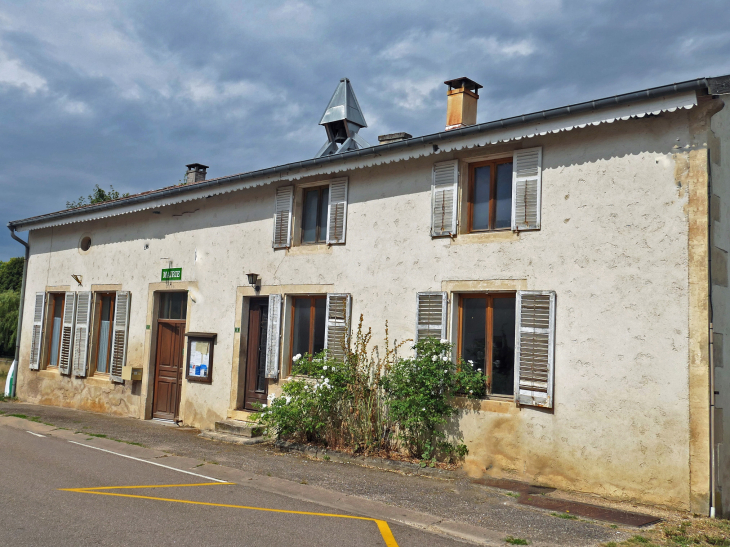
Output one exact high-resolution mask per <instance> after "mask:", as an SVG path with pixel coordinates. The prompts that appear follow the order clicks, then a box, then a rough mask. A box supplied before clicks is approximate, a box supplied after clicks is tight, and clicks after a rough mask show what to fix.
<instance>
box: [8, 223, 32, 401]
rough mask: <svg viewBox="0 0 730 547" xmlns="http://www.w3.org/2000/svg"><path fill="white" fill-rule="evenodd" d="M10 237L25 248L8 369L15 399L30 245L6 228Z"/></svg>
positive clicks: (10, 227) (12, 228)
mask: <svg viewBox="0 0 730 547" xmlns="http://www.w3.org/2000/svg"><path fill="white" fill-rule="evenodd" d="M8 229H9V230H10V237H12V238H13V239H14V240H15V241H17V242H18V243H20V244H21V245H23V247H25V260H23V281H22V283H21V285H20V308H19V309H18V332H17V333H16V335H15V359H14V360H13V365H12V366H11V367H10V373H11V374H12V375H13V376H12V377H13V380H12V381H11V383H10V393H9V395H10V396H11V397H15V387H16V386H17V384H18V369H19V368H20V361H19V359H20V333H21V328H22V326H23V306H24V304H25V282H26V279H27V277H28V259H29V258H30V245H29V244H28V243H26V242H25V241H23V240H22V239H20V238H19V237H18V236H16V235H15V228H14V227H12V226H8Z"/></svg>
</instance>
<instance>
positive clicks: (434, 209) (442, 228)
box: [431, 160, 459, 236]
mask: <svg viewBox="0 0 730 547" xmlns="http://www.w3.org/2000/svg"><path fill="white" fill-rule="evenodd" d="M458 182H459V162H458V161H457V160H453V161H442V162H440V163H434V164H433V180H432V182H431V235H432V236H447V235H456V202H457V199H456V196H457V190H458Z"/></svg>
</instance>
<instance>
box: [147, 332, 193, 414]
mask: <svg viewBox="0 0 730 547" xmlns="http://www.w3.org/2000/svg"><path fill="white" fill-rule="evenodd" d="M184 335H185V321H184V320H182V321H181V320H172V319H164V320H163V319H159V320H158V323H157V357H156V360H155V394H154V400H153V402H152V416H153V417H154V418H162V419H165V420H175V419H177V417H178V416H179V414H180V389H181V387H182V377H183V374H182V373H183V344H184V340H185V336H184Z"/></svg>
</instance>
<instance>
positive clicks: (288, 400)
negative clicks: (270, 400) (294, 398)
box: [284, 395, 291, 404]
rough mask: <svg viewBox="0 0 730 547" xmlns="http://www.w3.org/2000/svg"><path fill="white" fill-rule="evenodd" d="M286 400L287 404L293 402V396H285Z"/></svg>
mask: <svg viewBox="0 0 730 547" xmlns="http://www.w3.org/2000/svg"><path fill="white" fill-rule="evenodd" d="M284 400H285V401H286V404H289V403H291V397H289V396H288V395H286V396H284Z"/></svg>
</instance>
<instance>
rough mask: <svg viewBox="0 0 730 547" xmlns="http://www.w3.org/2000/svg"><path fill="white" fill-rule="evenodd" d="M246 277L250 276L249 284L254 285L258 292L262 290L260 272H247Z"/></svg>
mask: <svg viewBox="0 0 730 547" xmlns="http://www.w3.org/2000/svg"><path fill="white" fill-rule="evenodd" d="M246 277H248V284H249V285H253V288H254V290H255V291H256V292H258V291H260V290H261V281H260V279H259V274H255V273H249V274H246Z"/></svg>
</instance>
